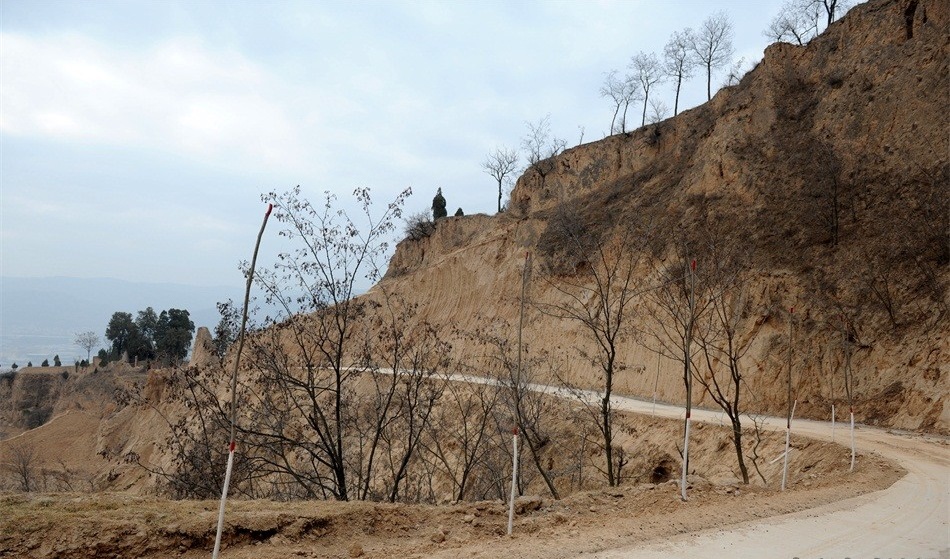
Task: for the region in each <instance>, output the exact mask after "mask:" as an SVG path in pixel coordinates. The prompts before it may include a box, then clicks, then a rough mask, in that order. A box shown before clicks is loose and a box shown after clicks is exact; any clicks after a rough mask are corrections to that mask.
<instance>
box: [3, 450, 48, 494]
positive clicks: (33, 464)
mask: <svg viewBox="0 0 950 559" xmlns="http://www.w3.org/2000/svg"><path fill="white" fill-rule="evenodd" d="M6 454H7V456H8V458H7V459H6V461H5V463H4V464H3V467H4V469H5V470H7V471H8V472H10V474H11V475H13V478H14V479H15V480H16V482H17V484H18V485H19V487H20V491H23V492H24V493H29V492H31V491H36V490H37V489H38V487H37V479H36V474H37V471H36V470H37V467H38V462H39V456H38V455H37V453H36V447H34V446H33V445H32V444H29V443H16V444H11V445H10V446H9V447H7V453H6Z"/></svg>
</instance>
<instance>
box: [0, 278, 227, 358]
mask: <svg viewBox="0 0 950 559" xmlns="http://www.w3.org/2000/svg"><path fill="white" fill-rule="evenodd" d="M242 287H243V286H237V287H207V286H194V285H181V284H172V283H138V282H130V281H124V280H118V279H111V278H70V277H46V278H23V277H9V276H3V277H0V371H5V370H8V369H9V368H10V366H11V365H12V364H13V363H16V364H17V365H19V366H20V367H24V366H26V364H27V363H28V362H29V361H32V362H33V364H34V365H39V364H40V363H41V362H42V361H43V360H44V359H49V360H50V362H52V361H53V356H54V355H59V356H60V359H61V360H62V362H63V363H64V364H66V363H72V362H73V361H74V359H84V358H85V357H86V352H85V350H83V349H81V348H79V347H76V346H75V345H73V339H74V338H75V336H76V334H77V333H78V332H87V331H90V330H91V331H93V332H95V333H97V334H98V335H99V337H100V338H102V347H106V346H107V345H108V341H107V340H106V339H105V330H106V326H107V325H108V323H109V319H110V318H111V317H112V313H114V312H118V311H121V312H129V313H132V315H133V316H134V315H135V314H136V313H137V312H138V311H140V310H145V308H146V307H152V308H154V309H155V312H156V313H160V312H161V311H163V310H166V309H170V308H176V309H185V310H187V311H188V312H189V313H190V315H191V320H192V321H193V322H194V323H195V326H196V327H198V326H208V327H209V328H214V326H215V325H216V324H217V323H218V320H219V317H218V312H217V308H216V303H217V302H218V301H225V300H227V299H229V298H232V299H234V300H235V301H240V300H241V298H242V292H243V289H242ZM96 351H97V350H93V353H95V352H96Z"/></svg>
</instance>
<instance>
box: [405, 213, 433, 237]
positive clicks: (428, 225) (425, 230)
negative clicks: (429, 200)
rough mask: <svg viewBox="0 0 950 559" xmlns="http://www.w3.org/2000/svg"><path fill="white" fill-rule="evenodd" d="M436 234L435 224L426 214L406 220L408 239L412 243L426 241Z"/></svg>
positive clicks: (418, 214) (416, 215) (411, 216)
mask: <svg viewBox="0 0 950 559" xmlns="http://www.w3.org/2000/svg"><path fill="white" fill-rule="evenodd" d="M433 232H435V222H434V221H432V220H431V219H429V216H428V215H426V213H425V212H419V213H417V214H413V215H410V216H409V217H408V218H406V238H407V239H409V240H412V241H418V240H420V239H425V238H426V237H428V236H429V235H431V234H432V233H433Z"/></svg>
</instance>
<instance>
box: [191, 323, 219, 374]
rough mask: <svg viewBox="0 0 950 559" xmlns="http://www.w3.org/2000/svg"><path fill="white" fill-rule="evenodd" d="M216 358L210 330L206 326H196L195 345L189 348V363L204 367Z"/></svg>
mask: <svg viewBox="0 0 950 559" xmlns="http://www.w3.org/2000/svg"><path fill="white" fill-rule="evenodd" d="M215 360H216V356H215V349H214V343H213V342H212V339H211V331H210V330H208V328H207V327H206V326H200V327H198V331H197V332H195V345H194V346H193V347H192V349H191V360H190V361H189V365H191V366H193V367H205V366H207V365H210V364H211V363H213V362H214V361H215Z"/></svg>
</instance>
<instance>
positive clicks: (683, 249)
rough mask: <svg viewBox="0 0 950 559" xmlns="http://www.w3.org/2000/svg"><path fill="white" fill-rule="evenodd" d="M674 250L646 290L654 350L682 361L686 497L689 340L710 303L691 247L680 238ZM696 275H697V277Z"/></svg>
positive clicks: (690, 370) (690, 379)
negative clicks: (648, 289) (652, 327)
mask: <svg viewBox="0 0 950 559" xmlns="http://www.w3.org/2000/svg"><path fill="white" fill-rule="evenodd" d="M675 247H676V252H675V253H674V254H673V255H672V258H667V259H666V260H667V262H668V263H667V264H666V265H664V266H663V267H661V268H660V269H659V270H658V274H657V275H658V276H659V282H658V285H657V288H656V289H654V290H652V291H650V295H649V298H650V303H651V304H650V305H649V306H648V309H649V312H650V313H651V314H652V316H653V319H654V320H653V323H654V331H653V336H654V337H655V338H656V341H657V345H658V348H659V349H658V351H659V352H660V354H661V355H664V356H666V357H668V358H670V359H672V360H674V361H678V362H680V363H682V365H683V386H684V395H685V402H686V418H685V421H684V432H685V436H684V442H683V476H682V480H681V495H682V498H683V500H684V501H685V500H686V474H687V472H688V468H689V452H688V450H689V447H688V445H689V430H690V414H691V412H692V402H693V400H692V398H693V379H694V377H695V375H694V371H695V369H696V367H695V365H694V360H695V359H696V356H695V353H696V349H697V348H695V347H694V344H693V341H694V340H695V339H696V338H697V332H696V330H697V328H698V327H699V326H701V325H702V324H703V323H704V322H703V320H702V319H703V317H704V316H705V314H706V312H707V311H708V308H709V306H710V298H709V297H708V294H707V290H708V282H707V281H706V279H705V278H704V276H705V272H704V270H705V267H704V266H699V267H697V261H696V259H695V258H694V255H695V254H696V251H695V248H693V247H692V246H691V245H690V243H688V242H686V241H684V240H678V241H676V243H675ZM697 276H699V277H698V278H697Z"/></svg>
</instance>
